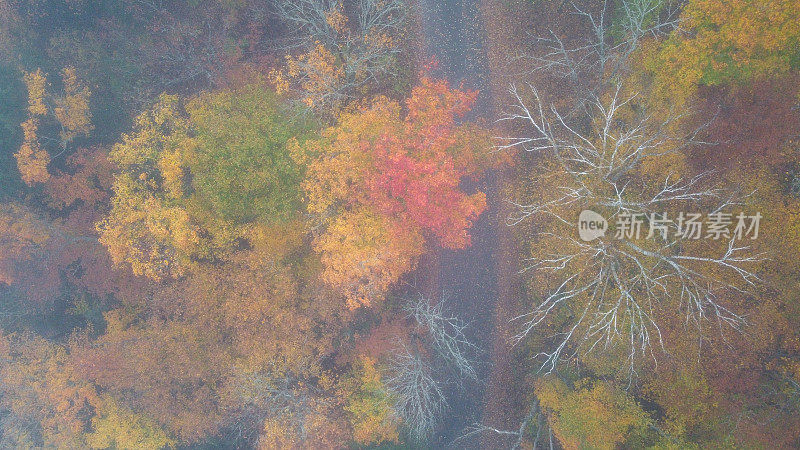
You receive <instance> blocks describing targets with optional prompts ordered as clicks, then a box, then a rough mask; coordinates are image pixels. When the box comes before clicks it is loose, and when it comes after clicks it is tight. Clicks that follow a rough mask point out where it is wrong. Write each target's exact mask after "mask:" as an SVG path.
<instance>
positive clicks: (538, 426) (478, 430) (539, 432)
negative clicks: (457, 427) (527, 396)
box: [454, 399, 556, 450]
mask: <svg viewBox="0 0 800 450" xmlns="http://www.w3.org/2000/svg"><path fill="white" fill-rule="evenodd" d="M531 431H533V433H531ZM487 434H493V435H497V436H501V437H506V438H508V439H509V440H511V439H513V441H511V447H510V448H511V449H512V450H516V449H518V448H520V447H522V444H523V443H525V442H529V443H530V445H531V448H532V449H533V450H538V449H545V448H546V449H548V450H553V449H554V448H556V446H555V442H556V441H555V440H554V438H553V430H552V429H551V428H550V425H549V424H548V423H547V417H546V416H545V415H544V414H543V413H542V409H541V407H540V406H539V400H537V399H534V400H533V402H532V403H531V405H530V407H529V408H528V413H527V414H526V415H525V417H524V418H523V419H522V421H521V422H520V424H519V428H517V429H516V430H506V429H502V428H496V427H493V426H490V425H486V424H483V423H475V424H473V425H472V426H470V427H468V428H467V429H465V430H464V433H463V434H461V436H459V437H458V438H457V439H456V440H455V441H454V444H455V443H458V442H462V441H465V440H469V439H473V438H476V437H479V436H483V435H487Z"/></svg>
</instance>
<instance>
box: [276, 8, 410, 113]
mask: <svg viewBox="0 0 800 450" xmlns="http://www.w3.org/2000/svg"><path fill="white" fill-rule="evenodd" d="M355 6H356V7H355V12H354V13H353V14H354V16H355V18H354V20H350V19H349V18H348V17H347V15H346V11H345V10H344V9H343V7H342V4H341V2H338V1H334V0H275V11H276V13H277V15H278V16H279V17H280V18H281V20H282V21H283V22H284V23H286V24H287V26H288V27H289V28H290V29H292V30H295V31H296V32H295V33H294V34H293V35H291V37H290V38H289V39H287V40H285V41H283V43H282V44H281V49H282V50H284V51H298V50H299V51H300V52H301V55H300V56H299V57H297V58H296V59H294V60H293V64H294V67H293V68H292V69H291V70H290V71H289V72H292V73H293V74H294V75H293V77H292V78H294V80H293V81H294V84H297V85H300V86H302V87H303V90H305V91H306V92H305V94H306V97H305V99H304V100H306V101H307V103H311V104H312V105H313V106H315V107H333V108H336V107H337V106H339V105H342V104H344V103H345V102H346V101H347V100H350V99H353V98H356V96H357V92H358V91H360V90H363V88H364V87H365V86H368V85H377V84H380V83H381V82H382V81H383V79H385V78H386V77H387V76H390V75H395V74H396V70H397V58H396V57H397V55H398V54H399V53H400V51H401V45H400V44H401V42H400V39H399V37H400V35H401V31H402V30H403V29H404V27H405V24H406V15H407V9H406V5H405V3H404V2H403V1H401V0H358V1H357V2H355ZM320 47H321V49H320ZM314 52H317V53H322V52H325V53H324V55H325V56H328V55H329V58H330V61H331V62H330V64H333V65H335V67H332V68H331V67H330V65H329V64H322V65H321V64H320V60H322V59H325V58H324V57H322V56H321V55H317V56H318V57H316V58H309V57H308V55H313V54H314ZM329 69H331V70H329ZM309 99H310V100H312V101H310V102H309V101H308V100H309Z"/></svg>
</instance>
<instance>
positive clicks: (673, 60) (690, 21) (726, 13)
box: [646, 0, 800, 99]
mask: <svg viewBox="0 0 800 450" xmlns="http://www.w3.org/2000/svg"><path fill="white" fill-rule="evenodd" d="M798 11H800V6H798V4H797V2H796V1H795V0H727V1H721V0H691V1H689V2H687V3H686V5H685V6H684V8H683V12H682V19H683V26H682V28H681V30H679V31H676V32H675V33H673V35H672V36H671V37H670V38H669V39H668V40H667V41H666V42H665V43H664V45H663V46H662V48H661V50H660V51H656V52H648V53H649V54H650V55H651V56H649V57H648V59H649V61H648V62H647V63H646V64H647V65H648V66H649V70H650V71H651V73H653V74H655V77H656V80H657V81H658V84H659V88H660V89H662V90H663V91H665V93H664V94H663V95H664V96H665V97H670V96H676V97H677V98H678V99H684V98H686V97H687V96H688V95H690V94H691V93H692V92H694V90H695V88H696V87H697V86H698V85H699V84H707V85H714V84H720V83H728V82H731V81H738V82H748V81H750V80H753V79H756V78H759V77H763V76H768V75H771V74H777V73H784V72H786V71H787V70H789V69H790V67H791V66H792V64H796V62H792V60H793V59H796V58H797V43H798V39H800V21H798V20H797V14H798Z"/></svg>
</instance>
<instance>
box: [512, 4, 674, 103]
mask: <svg viewBox="0 0 800 450" xmlns="http://www.w3.org/2000/svg"><path fill="white" fill-rule="evenodd" d="M612 3H613V4H609V2H608V0H604V1H603V6H602V7H601V9H600V12H599V14H592V13H590V12H589V11H588V10H586V9H585V8H582V7H579V6H578V5H577V4H576V3H575V2H570V5H571V7H572V12H573V14H576V15H578V16H580V17H582V18H584V19H585V20H586V22H587V23H588V24H589V26H590V34H591V38H590V39H589V40H588V41H587V42H586V43H584V44H582V45H577V46H569V45H568V44H567V43H565V42H564V39H563V38H561V37H560V36H559V35H558V34H556V33H555V32H553V31H552V30H551V31H549V33H548V35H547V36H532V38H533V43H534V44H535V46H536V47H537V48H538V49H540V50H539V51H538V52H537V53H534V54H524V55H522V56H521V57H520V58H521V59H522V60H525V61H527V62H530V63H532V68H531V69H529V70H526V71H525V72H524V73H525V74H530V73H532V72H546V73H548V74H550V75H554V76H556V77H558V78H561V79H568V80H570V81H571V82H572V83H573V85H574V86H576V88H577V89H576V91H577V93H578V94H579V95H581V94H583V95H589V94H597V92H598V91H597V89H598V88H599V87H600V86H601V85H602V84H603V83H602V80H603V79H612V78H614V77H616V75H618V74H619V73H620V72H621V71H623V70H624V69H626V68H627V63H628V58H629V57H630V56H631V54H633V52H634V51H635V50H636V49H637V48H638V47H639V43H640V41H641V39H642V38H644V37H647V36H654V37H655V36H664V35H666V34H668V33H669V32H671V31H672V30H674V29H676V28H677V27H678V25H679V20H678V17H679V8H678V6H679V5H678V4H679V3H680V2H677V1H672V0H622V1H619V2H612ZM613 5H618V7H617V9H616V11H615V9H614V6H613ZM610 15H613V16H615V17H614V18H615V19H616V23H615V24H612V23H611V22H612V20H611V18H610V17H609V16H610Z"/></svg>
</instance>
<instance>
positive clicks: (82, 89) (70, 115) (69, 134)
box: [53, 67, 94, 142]
mask: <svg viewBox="0 0 800 450" xmlns="http://www.w3.org/2000/svg"><path fill="white" fill-rule="evenodd" d="M61 79H62V80H63V81H64V95H63V96H59V97H56V98H55V99H54V100H55V106H54V108H53V114H55V116H56V119H58V122H59V123H60V124H61V128H62V129H61V140H62V141H63V142H69V141H71V140H73V139H75V137H76V136H78V135H87V134H89V132H91V131H92V129H94V126H93V125H92V122H91V117H92V116H91V113H90V112H89V97H90V96H91V93H90V92H89V88H88V87H87V86H85V85H83V84H82V83H81V82H79V81H78V77H77V74H76V73H75V68H74V67H66V68H64V70H62V72H61Z"/></svg>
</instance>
